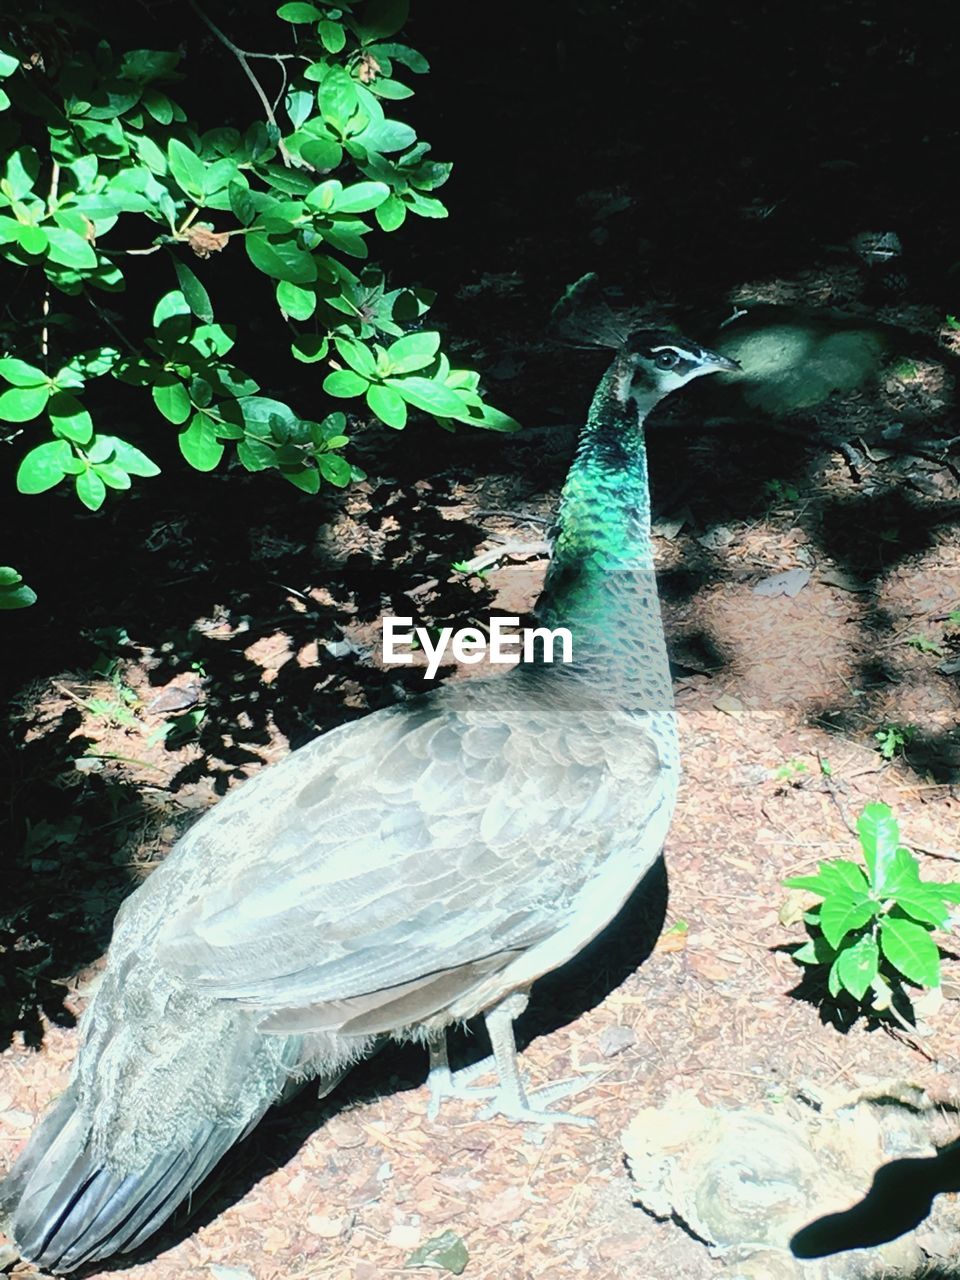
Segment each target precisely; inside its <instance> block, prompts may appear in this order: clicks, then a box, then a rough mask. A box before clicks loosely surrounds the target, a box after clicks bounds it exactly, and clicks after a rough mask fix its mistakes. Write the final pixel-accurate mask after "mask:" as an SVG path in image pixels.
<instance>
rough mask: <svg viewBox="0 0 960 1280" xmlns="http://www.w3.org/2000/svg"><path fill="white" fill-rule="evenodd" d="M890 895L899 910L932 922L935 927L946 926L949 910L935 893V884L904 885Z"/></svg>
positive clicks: (923, 920) (942, 927)
mask: <svg viewBox="0 0 960 1280" xmlns="http://www.w3.org/2000/svg"><path fill="white" fill-rule="evenodd" d="M888 892H890V891H889V890H888ZM892 896H893V898H894V900H895V901H896V904H897V906H898V907H899V908H900V910H901V911H904V912H905V913H906V914H907V915H908V916H912V917H913V919H914V920H919V921H921V922H922V923H924V924H932V925H933V926H934V928H937V929H945V928H946V926H947V923H948V921H949V919H950V912H949V911H948V910H947V908H946V906H945V904H944V901H943V898H942V897H941V895H940V894H939V893H937V886H936V885H933V884H931V885H916V886H912V887H904V888H902V889H899V890H898V891H897V892H896V893H894V894H892Z"/></svg>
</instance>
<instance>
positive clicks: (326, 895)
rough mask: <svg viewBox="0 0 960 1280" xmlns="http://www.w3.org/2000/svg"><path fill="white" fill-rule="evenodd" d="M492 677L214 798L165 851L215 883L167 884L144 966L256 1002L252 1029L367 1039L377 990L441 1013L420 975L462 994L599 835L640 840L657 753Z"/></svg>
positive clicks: (530, 930) (548, 900) (565, 890)
mask: <svg viewBox="0 0 960 1280" xmlns="http://www.w3.org/2000/svg"><path fill="white" fill-rule="evenodd" d="M509 684H510V686H511V688H510V690H509V694H508V690H507V688H506V687H504V685H503V682H501V681H492V682H490V683H487V682H482V683H481V682H477V683H476V684H474V685H473V686H472V688H471V685H470V683H469V682H467V683H465V684H463V685H458V686H455V687H454V688H453V689H451V690H449V691H443V693H442V694H440V695H433V696H432V697H431V698H429V699H427V700H426V702H425V703H424V704H421V705H403V706H401V707H398V708H393V709H391V710H390V711H388V712H381V713H378V714H376V715H374V716H370V717H367V718H366V719H365V720H363V721H359V722H357V723H355V724H351V725H347V726H344V727H343V728H342V729H340V730H337V731H335V732H334V733H332V734H327V735H324V736H323V737H322V738H320V739H317V740H316V741H315V742H313V743H311V744H309V745H308V746H307V747H305V748H302V749H301V750H300V751H298V752H295V753H293V755H291V756H289V757H288V758H287V759H286V760H284V761H283V762H281V763H280V764H278V765H275V766H273V767H272V768H271V769H269V770H266V771H265V772H264V773H263V774H261V775H258V777H257V778H256V779H254V780H253V781H252V782H250V783H247V784H246V785H245V786H244V787H242V788H240V789H239V791H238V792H237V793H233V794H231V796H230V797H228V799H227V800H226V801H224V802H222V803H221V804H220V805H218V806H217V807H216V808H215V809H214V810H213V811H211V813H210V814H209V815H207V817H205V818H204V819H203V820H202V821H201V822H200V823H198V824H197V827H196V828H194V830H193V831H192V832H190V833H188V836H187V837H186V839H185V841H184V842H183V843H182V844H181V846H179V847H178V850H177V851H176V852H177V855H179V856H178V858H177V861H180V860H181V858H184V857H188V856H189V853H188V852H187V851H185V850H184V845H185V844H192V845H194V846H196V845H201V846H204V845H206V846H207V847H208V850H209V846H210V845H211V844H213V845H215V846H216V850H215V856H213V857H204V858H201V859H200V860H201V861H203V862H204V863H205V864H208V865H211V866H212V865H218V866H219V867H220V872H221V874H220V875H219V877H217V878H214V879H212V880H211V881H210V882H208V883H202V882H201V883H197V884H195V885H194V886H193V892H192V893H190V892H188V893H187V894H186V895H185V898H184V899H183V900H182V902H183V905H182V909H181V910H180V911H179V913H178V914H177V915H176V916H175V917H174V918H173V919H172V920H170V921H169V922H168V923H167V924H166V926H165V927H164V930H163V932H162V934H161V936H160V938H159V940H158V941H159V945H158V955H159V958H160V961H161V963H163V964H164V965H166V966H167V967H169V968H171V969H172V970H173V971H174V972H175V973H176V975H177V976H178V977H180V978H181V979H183V980H184V981H186V982H188V983H189V984H190V985H194V986H197V987H199V988H202V989H203V990H205V991H206V992H207V993H208V994H210V995H214V996H219V997H224V998H229V999H235V1000H241V1001H243V1002H245V1003H248V1004H251V1005H253V1006H255V1007H258V1008H260V1009H263V1010H264V1011H265V1012H267V1013H270V1012H272V1013H273V1015H274V1016H273V1022H274V1023H275V1024H276V1025H275V1026H274V1025H270V1024H265V1026H266V1025H268V1026H269V1029H271V1030H273V1029H277V1030H279V1029H287V1028H291V1029H292V1028H293V1027H295V1026H298V1025H311V1026H322V1025H328V1024H331V1025H332V1024H333V1023H336V1025H341V1026H342V1025H344V1020H345V1019H347V1020H349V1018H350V1017H356V1018H357V1019H358V1020H359V1021H358V1022H357V1029H360V1027H361V1026H362V1029H364V1030H380V1029H382V1028H381V1026H380V1025H379V1022H380V1021H382V1019H381V1018H380V1016H379V1015H376V1014H372V1013H371V1011H372V1010H375V1009H377V1008H381V1009H384V1012H385V1008H384V1006H385V1005H387V1004H389V1003H390V1002H391V1001H396V1002H397V1007H398V1009H400V1008H402V1009H403V1010H404V1011H405V1012H406V1011H407V1010H413V1011H415V1013H416V1016H417V1017H420V1016H425V1014H426V1011H427V1010H428V1009H429V1010H430V1011H433V1010H435V1009H437V1008H439V1007H442V1004H437V1003H436V1002H437V1001H438V1000H440V998H441V995H442V992H443V990H445V989H446V987H447V986H449V985H450V983H449V982H447V983H444V982H441V981H439V980H438V981H436V982H434V981H432V980H431V981H428V980H427V979H428V978H432V976H433V975H440V974H443V973H447V974H451V973H454V972H456V971H457V970H458V969H461V968H462V969H463V970H464V972H463V973H462V974H461V976H460V979H459V981H460V982H461V986H462V984H463V982H464V981H467V980H471V979H472V980H476V975H474V974H473V971H472V969H471V966H477V965H480V966H481V968H482V969H484V970H488V969H489V968H493V967H495V966H496V963H497V961H496V960H495V959H494V958H496V957H503V959H502V960H500V961H499V963H505V962H506V958H508V957H509V956H510V955H512V954H515V953H517V952H518V951H522V950H524V949H526V948H528V947H531V946H533V945H534V944H535V943H536V942H537V941H538V940H540V939H542V938H544V937H547V936H549V935H550V934H551V933H552V932H554V931H555V930H556V929H557V928H558V927H559V926H560V925H561V924H562V923H563V922H564V921H565V920H566V918H567V917H568V916H569V913H570V912H571V911H572V910H573V908H574V906H575V903H576V898H577V895H578V892H579V890H580V889H581V888H583V887H585V886H586V885H587V884H588V883H589V881H590V879H591V876H592V874H593V873H594V871H595V869H596V868H597V866H598V865H599V864H600V863H601V862H602V861H603V859H604V857H605V856H606V854H607V852H608V849H609V844H610V839H611V837H610V834H609V833H610V832H611V831H613V832H618V831H619V832H621V834H623V833H626V835H627V836H628V837H630V836H636V834H637V832H638V831H641V832H642V818H643V815H644V813H647V812H649V811H650V809H652V808H653V807H654V805H655V804H656V803H657V800H658V795H659V788H658V782H659V768H658V763H659V762H658V759H657V755H656V750H655V747H654V745H653V743H652V741H651V740H649V739H648V738H644V737H643V736H642V735H636V736H635V737H634V738H633V740H632V741H630V742H629V744H628V745H627V746H624V744H623V743H622V742H621V743H620V744H619V745H617V739H616V736H615V735H614V734H613V733H611V730H610V726H609V714H610V713H609V709H606V708H604V709H602V710H600V711H598V712H597V714H596V716H595V719H596V723H595V724H591V723H589V722H587V723H584V722H583V720H582V718H581V722H580V723H579V724H578V725H576V726H573V725H571V724H570V714H571V710H570V708H563V707H559V706H557V707H554V708H552V714H548V713H549V712H550V711H551V708H550V707H549V706H548V707H547V708H546V709H545V708H544V705H543V699H542V698H541V697H539V696H532V695H531V696H530V697H527V696H525V690H526V686H525V685H524V684H523V682H522V681H516V682H515V681H509ZM498 685H500V688H497V686H498ZM533 692H534V693H535V691H533ZM579 711H580V714H581V717H582V716H583V714H584V712H583V709H582V708H580V709H579ZM605 719H606V723H604V720H605ZM625 756H628V757H629V760H627V759H625V758H624V757H625ZM625 779H628V780H629V785H625ZM225 811H226V812H225ZM251 842H254V843H253V844H251ZM224 846H232V849H233V851H234V857H233V858H232V859H231V860H230V861H229V862H225V859H224V856H223V853H222V849H223V847H224ZM198 852H202V850H198ZM170 861H171V859H168V862H167V864H165V867H164V868H161V873H162V872H163V871H164V870H165V869H166V866H168V865H169V863H170ZM196 861H197V860H196V859H194V862H196ZM158 874H160V873H158ZM487 961H489V964H487V963H486V962H487ZM391 992H392V995H389V996H388V994H387V993H391ZM416 993H419V994H416ZM371 997H375V998H371ZM351 1001H352V1002H353V1004H352V1005H351V1003H350V1002H351ZM325 1005H326V1006H328V1007H327V1008H326V1009H324V1006H325ZM374 1024H377V1025H374Z"/></svg>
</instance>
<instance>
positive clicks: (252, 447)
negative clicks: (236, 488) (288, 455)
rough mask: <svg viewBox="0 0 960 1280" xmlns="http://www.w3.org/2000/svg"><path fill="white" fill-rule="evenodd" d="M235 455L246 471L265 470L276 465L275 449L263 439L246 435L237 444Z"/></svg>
mask: <svg viewBox="0 0 960 1280" xmlns="http://www.w3.org/2000/svg"><path fill="white" fill-rule="evenodd" d="M237 457H238V458H239V459H240V462H241V464H242V465H243V466H244V467H245V468H246V469H247V471H266V470H267V468H268V467H275V466H276V465H277V456H276V450H275V449H274V447H273V445H271V444H268V443H267V442H266V441H265V440H255V439H254V438H253V437H252V436H248V437H247V439H246V440H241V442H240V443H239V444H238V445H237Z"/></svg>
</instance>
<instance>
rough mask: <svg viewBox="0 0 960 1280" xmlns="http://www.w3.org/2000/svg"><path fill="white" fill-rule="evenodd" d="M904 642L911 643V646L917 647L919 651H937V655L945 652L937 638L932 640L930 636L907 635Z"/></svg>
mask: <svg viewBox="0 0 960 1280" xmlns="http://www.w3.org/2000/svg"><path fill="white" fill-rule="evenodd" d="M904 644H908V645H910V647H911V648H913V649H916V650H917V652H918V653H935V654H936V655H937V657H939V656H940V654H941V653H942V652H943V651H942V650H941V648H940V646H939V645H938V644H937V642H936V640H931V639H930V637H929V636H923V635H915V636H907V638H906V640H905V641H904Z"/></svg>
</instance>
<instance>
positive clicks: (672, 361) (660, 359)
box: [653, 351, 680, 369]
mask: <svg viewBox="0 0 960 1280" xmlns="http://www.w3.org/2000/svg"><path fill="white" fill-rule="evenodd" d="M653 362H654V364H655V365H656V366H657V368H658V369H673V368H675V367H676V366H677V365H678V364H679V363H680V357H679V356H678V355H677V353H676V351H658V352H657V353H656V355H655V356H654V357H653Z"/></svg>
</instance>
